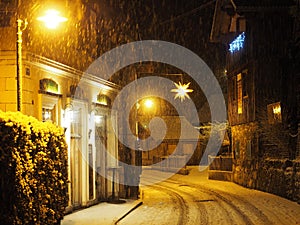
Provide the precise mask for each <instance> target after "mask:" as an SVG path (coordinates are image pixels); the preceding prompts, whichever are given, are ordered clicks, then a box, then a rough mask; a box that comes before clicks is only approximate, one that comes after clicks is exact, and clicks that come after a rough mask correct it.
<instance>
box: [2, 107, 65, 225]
mask: <svg viewBox="0 0 300 225" xmlns="http://www.w3.org/2000/svg"><path fill="white" fill-rule="evenodd" d="M67 178H68V174H67V145H66V142H65V139H64V131H63V129H62V128H60V127H57V126H55V125H54V124H52V123H49V122H40V121H38V120H37V119H35V118H33V117H28V116H25V115H23V114H21V113H19V112H17V113H13V112H8V113H4V112H2V111H0V221H1V224H22V225H23V224H43V225H44V224H59V223H60V220H61V219H62V218H63V215H64V210H65V207H66V206H67V204H68V196H67Z"/></svg>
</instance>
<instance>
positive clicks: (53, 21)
mask: <svg viewBox="0 0 300 225" xmlns="http://www.w3.org/2000/svg"><path fill="white" fill-rule="evenodd" d="M37 19H38V20H39V21H43V22H44V23H45V24H46V26H47V27H48V28H50V29H53V28H56V27H57V25H58V24H59V23H61V22H65V21H67V18H65V17H62V16H60V15H59V12H58V11H56V10H48V11H47V12H46V15H45V16H43V17H38V18H37ZM27 25H28V22H27V20H26V19H25V20H22V19H20V18H19V19H17V42H16V66H17V110H18V111H20V112H22V108H23V107H22V103H23V79H22V76H23V72H22V65H23V63H22V42H23V39H22V34H23V31H24V30H25V29H26V28H27Z"/></svg>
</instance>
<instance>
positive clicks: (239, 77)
mask: <svg viewBox="0 0 300 225" xmlns="http://www.w3.org/2000/svg"><path fill="white" fill-rule="evenodd" d="M236 81H237V97H238V114H242V113H243V90H242V89H243V87H242V74H241V73H239V74H238V75H237V80H236Z"/></svg>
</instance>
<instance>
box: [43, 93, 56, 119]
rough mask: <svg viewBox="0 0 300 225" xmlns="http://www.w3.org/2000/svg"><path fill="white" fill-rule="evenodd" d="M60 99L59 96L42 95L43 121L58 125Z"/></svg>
mask: <svg viewBox="0 0 300 225" xmlns="http://www.w3.org/2000/svg"><path fill="white" fill-rule="evenodd" d="M58 99H59V97H57V96H51V95H47V94H42V121H44V122H45V121H50V122H52V123H56V124H57V123H58V118H57V115H58V110H57V105H58Z"/></svg>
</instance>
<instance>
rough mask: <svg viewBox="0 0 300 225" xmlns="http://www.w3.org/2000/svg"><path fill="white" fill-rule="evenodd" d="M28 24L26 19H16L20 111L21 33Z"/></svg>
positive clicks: (18, 106) (18, 103)
mask: <svg viewBox="0 0 300 225" xmlns="http://www.w3.org/2000/svg"><path fill="white" fill-rule="evenodd" d="M27 25H28V22H27V20H25V21H23V20H21V19H17V45H16V52H17V110H18V111H20V112H22V97H23V95H22V90H23V88H22V84H23V79H22V41H23V40H22V33H23V31H24V30H25V29H26V27H27Z"/></svg>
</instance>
